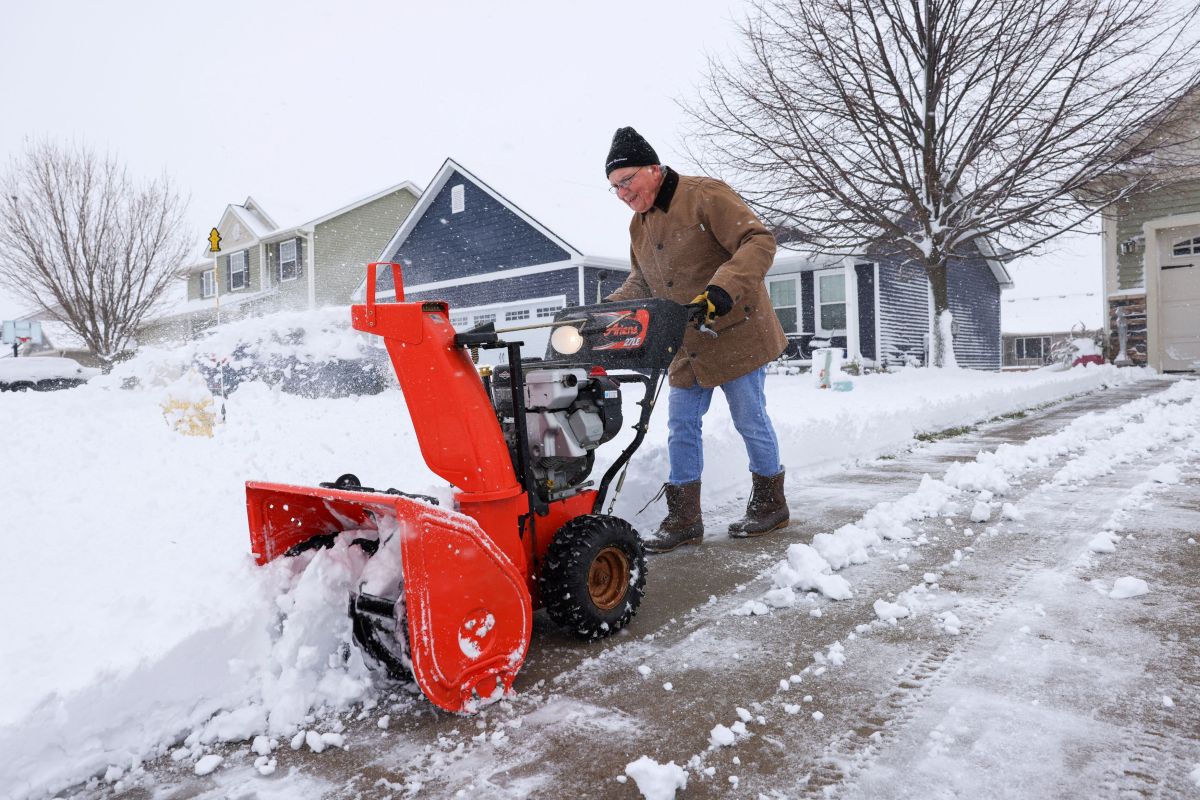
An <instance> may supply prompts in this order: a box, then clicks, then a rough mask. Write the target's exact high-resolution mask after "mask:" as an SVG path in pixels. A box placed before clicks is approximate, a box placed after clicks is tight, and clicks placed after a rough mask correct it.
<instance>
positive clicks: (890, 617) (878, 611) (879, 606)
mask: <svg viewBox="0 0 1200 800" xmlns="http://www.w3.org/2000/svg"><path fill="white" fill-rule="evenodd" d="M910 613H912V612H910V611H909V610H908V608H906V607H905V606H902V605H900V604H899V603H889V602H888V601H887V600H884V599H882V598H880V599H879V600H876V601H875V616H877V617H879V618H880V619H881V620H883V621H884V622H895V621H896V620H898V619H903V618H904V617H907V616H908V615H909V614H910Z"/></svg>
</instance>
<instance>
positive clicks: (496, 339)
mask: <svg viewBox="0 0 1200 800" xmlns="http://www.w3.org/2000/svg"><path fill="white" fill-rule="evenodd" d="M380 266H384V267H390V269H391V272H392V279H393V285H394V286H395V290H396V301H395V302H388V303H376V302H375V290H376V273H377V268H378V267H380ZM694 316H695V314H694V309H692V308H691V307H690V306H682V305H679V304H677V303H674V302H671V301H669V300H639V301H634V302H629V303H604V304H599V305H594V306H584V307H568V308H566V309H563V310H561V311H559V312H558V313H557V314H556V316H555V318H554V320H553V321H552V322H551V323H549V325H550V326H552V334H551V337H550V345H549V347H548V349H547V353H546V358H544V359H527V360H524V361H522V359H521V342H519V341H506V340H504V339H502V338H501V334H506V333H509V332H511V331H497V330H496V329H495V326H494V325H493V324H491V323H487V324H485V325H483V326H477V327H476V328H474V329H473V330H471V331H469V332H464V333H456V332H455V330H454V328H453V327H452V326H451V324H450V314H449V306H448V305H447V304H446V303H444V302H440V301H438V302H429V301H424V302H405V301H404V288H403V284H402V275H401V270H400V267H399V265H396V264H371V265H369V266H368V269H367V293H366V302H365V303H364V304H362V305H356V306H353V308H352V309H351V319H352V323H353V326H354V328H355V329H356V330H359V331H363V332H365V333H372V334H375V335H377V336H382V337H383V339H384V343H385V345H386V347H387V351H388V354H389V356H390V357H391V361H392V366H393V367H394V369H395V370H396V375H397V376H398V378H399V381H400V388H401V390H402V391H403V393H404V398H405V401H406V403H407V406H408V410H409V413H410V414H411V415H412V422H413V427H414V429H415V431H416V435H417V441H418V443H419V444H420V447H421V454H422V456H423V457H424V458H425V462H426V463H427V464H428V465H429V467H430V469H431V470H433V471H434V472H435V473H437V474H438V475H439V476H441V477H442V478H444V479H446V480H447V481H449V482H450V483H451V484H452V485H453V486H454V487H455V489H456V490H457V491H456V492H455V495H454V500H455V504H456V506H457V509H456V510H449V509H446V508H442V507H439V506H438V505H437V504H436V503H437V501H436V500H434V499H433V498H429V497H422V496H419V495H410V494H405V493H403V492H400V491H398V490H396V489H387V490H378V489H371V488H368V487H365V486H362V485H361V484H360V482H359V480H358V478H356V477H355V476H354V475H349V474H347V475H343V476H341V477H340V478H338V479H337V480H336V481H334V482H331V483H323V484H321V485H320V487H319V488H310V487H301V486H288V485H283V484H273V483H261V482H255V481H250V482H247V484H246V506H247V513H248V515H249V521H250V538H251V543H252V547H253V551H254V554H255V557H256V559H257V561H258V563H259V564H265V563H267V562H268V561H271V560H272V559H275V558H278V557H280V556H288V555H296V554H298V553H300V552H303V551H304V550H307V549H311V548H314V547H322V546H331V545H332V544H334V542H335V541H336V540H337V539H338V537H339V536H342V537H348V538H350V539H351V540H352V544H353V545H357V546H359V547H362V548H363V550H364V551H365V552H367V553H368V554H369V555H370V556H371V558H370V559H369V560H368V561H367V566H366V568H365V569H364V571H363V575H364V578H363V580H362V581H361V582H360V584H359V587H358V589H357V591H354V592H352V594H351V597H350V603H349V608H350V615H351V618H352V620H353V630H354V637H355V640H356V641H357V642H358V643H359V645H360V646H361V647H362V648H363V650H364V651H365V652H366V653H367V654H368V656H370V658H371V659H373V660H374V661H375V662H377V665H378V666H382V667H383V668H385V669H387V671H388V672H389V673H391V674H392V676H393V677H396V678H398V679H408V678H409V677H410V676H411V678H413V679H415V680H416V682H417V684H418V685H419V686H420V688H421V690H422V691H423V692H424V693H425V695H426V696H427V697H428V698H429V699H430V700H431V701H432V702H433V703H435V704H436V705H438V706H440V707H442V708H445V709H447V710H450V711H470V710H472V709H474V708H475V707H476V704H477V703H478V702H479V700H481V699H482V700H485V701H486V700H489V699H492V698H494V697H497V696H499V695H500V694H501V693H502V692H503V691H505V690H508V689H510V688H511V687H512V683H513V680H514V678H515V677H516V674H517V671H518V670H519V669H520V667H521V663H522V662H523V660H524V658H525V653H526V650H527V649H528V646H529V637H530V630H531V622H532V616H533V612H534V609H535V608H537V607H545V608H546V610H547V612H548V613H549V615H550V617H551V618H552V619H553V620H555V621H556V622H557V623H559V624H560V625H563V626H564V627H566V628H567V629H568V630H569V631H570V632H571V633H573V634H575V635H576V636H579V637H581V638H583V639H597V638H600V637H603V636H607V635H609V634H611V633H614V632H615V631H617V630H619V629H620V628H622V627H623V626H624V625H625V624H626V623H628V622H629V620H630V619H631V618H632V616H633V614H634V613H635V612H636V611H637V608H638V604H639V603H640V601H641V597H642V592H643V588H644V585H645V579H646V565H645V555H644V552H643V550H642V545H641V540H640V538H639V537H638V534H637V532H636V531H635V530H634V529H633V527H632V526H631V525H630V524H629V523H628V522H626V521H625V520H623V519H620V518H618V517H614V516H611V515H610V514H605V513H603V512H602V509H601V505H602V503H603V502H604V500H605V498H606V496H608V494H609V489H610V487H611V485H612V483H613V480H614V479H615V478H617V476H618V474H621V477H622V478H623V477H624V473H623V472H622V470H623V468H624V467H625V465H626V464H627V463H628V461H629V459H630V457H631V456H632V455H633V453H634V451H635V450H636V449H637V448H638V446H639V445H640V444H641V442H642V439H643V437H644V436H645V433H646V429H647V426H648V423H649V420H650V414H651V412H652V411H653V408H654V401H655V398H656V395H657V392H658V388H659V387H660V386H661V383H662V378H663V376H664V375H665V372H666V369H667V366H668V365H669V364H670V362H671V359H672V358H673V357H674V355H675V353H676V352H677V350H678V348H679V346H680V342H681V341H682V338H683V333H684V328H685V326H686V325H687V323H688V320H689V318H694ZM517 330H520V329H517ZM475 348H484V349H497V348H502V349H505V350H506V353H507V363H505V364H502V365H501V366H499V367H496V368H494V369H493V370H489V369H488V368H477V367H476V365H475V364H474V363H473V360H472V357H471V355H470V352H469V351H471V350H474V349H475ZM610 370H611V371H612V372H610ZM630 383H637V384H641V385H642V386H643V388H644V391H645V393H644V396H643V398H642V399H641V400H640V401H639V404H640V406H641V413H640V415H639V419H638V421H637V424H636V425H634V430H635V435H634V436H633V439H632V441H631V442H630V443H629V444H628V445H627V446H626V447H625V449H624V450H623V451H622V452H621V454H620V455H619V456H618V457H617V459H616V460H615V461H614V462H613V464H612V466H611V467H609V469H608V470H607V471H606V472H605V473H604V475H603V477H602V478H601V479H600V482H599V484H598V485H595V483H594V481H591V480H589V479H588V478H589V475H590V473H591V471H592V467H593V462H594V455H595V454H594V451H595V449H596V448H597V447H598V446H599V445H601V444H603V443H605V442H607V441H609V440H611V439H612V438H613V437H614V436H616V435H617V433H618V432H619V431H620V429H621V426H622V424H623V421H622V413H621V388H622V386H623V385H625V384H630ZM619 489H620V480H618V481H617V486H616V490H617V491H619ZM611 508H612V505H611V503H610V504H609V510H610V511H611ZM393 534H394V535H393ZM376 563H378V564H381V565H382V566H381V567H380V568H379V569H375V570H374V571H373V576H372V577H371V578H370V579H368V577H367V576H368V573H369V572H372V566H373V565H375V564H376ZM389 570H390V572H389Z"/></svg>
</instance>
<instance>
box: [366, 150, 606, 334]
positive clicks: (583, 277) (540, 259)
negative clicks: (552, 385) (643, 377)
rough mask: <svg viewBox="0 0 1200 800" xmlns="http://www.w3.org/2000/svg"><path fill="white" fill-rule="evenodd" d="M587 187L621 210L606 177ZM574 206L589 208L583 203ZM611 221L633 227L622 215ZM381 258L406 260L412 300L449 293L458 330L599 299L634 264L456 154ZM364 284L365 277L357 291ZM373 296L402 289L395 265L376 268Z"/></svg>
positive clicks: (593, 197) (527, 320)
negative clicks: (512, 194)
mask: <svg viewBox="0 0 1200 800" xmlns="http://www.w3.org/2000/svg"><path fill="white" fill-rule="evenodd" d="M587 191H588V195H587V196H586V197H585V199H586V200H587V201H588V202H603V203H604V204H605V208H608V207H610V206H611V207H613V210H614V211H616V212H618V213H619V215H620V216H623V215H624V214H623V212H621V211H620V209H619V207H618V206H619V204H617V203H615V202H614V201H613V200H612V198H611V197H609V196H608V195H607V193H606V192H605V185H604V183H603V182H602V181H597V182H596V186H595V187H590V189H588V190H587ZM556 202H559V203H571V200H570V198H556ZM550 205H552V204H551V203H547V206H548V207H549V206H550ZM574 216H576V217H579V218H586V212H582V213H576V214H575V215H574ZM606 227H610V228H613V234H615V236H620V237H626V236H627V234H625V230H626V227H625V226H623V225H618V226H616V227H614V226H612V225H607V226H606ZM573 233H582V231H575V232H573ZM565 235H568V236H569V235H572V234H571V233H568V234H565ZM625 241H626V242H627V239H625ZM625 246H626V248H627V247H628V245H627V244H626V245H625ZM380 260H381V261H390V262H394V263H399V264H401V265H403V273H404V295H405V299H406V300H409V301H413V300H444V301H446V302H448V303H449V304H450V313H451V321H452V323H453V324H454V326H455V327H456V328H457V329H459V330H465V329H468V328H471V327H473V326H475V325H478V324H480V323H482V322H494V323H495V324H496V327H497V328H506V327H518V326H524V325H530V324H532V323H536V322H539V321H548V320H549V319H551V318H553V316H554V314H555V312H556V311H558V310H559V309H561V308H563V307H566V306H574V305H587V304H589V303H595V302H598V300H599V299H601V298H603V296H604V295H606V294H608V293H609V292H611V291H613V290H614V289H616V288H617V287H618V286H620V285H621V283H622V282H624V280H625V278H626V277H627V276H628V274H629V261H628V258H625V259H619V258H610V257H603V256H598V255H594V254H592V253H587V252H585V251H584V250H583V249H582V248H581V247H577V246H575V245H574V244H572V242H571V241H569V240H568V239H566V238H563V235H560V232H559V231H554V230H551V229H550V228H549V227H547V226H546V225H544V224H543V223H542V222H540V221H539V220H538V219H535V218H534V217H533V216H531V215H530V214H529V213H526V212H525V211H524V210H523V209H522V208H520V207H518V206H517V205H516V204H515V203H513V202H512V201H510V200H509V199H507V198H506V197H504V196H503V195H501V194H500V193H499V192H497V191H496V190H495V189H493V188H492V187H490V186H488V185H487V184H486V183H484V182H483V181H481V180H480V179H479V178H477V177H476V176H475V175H473V174H471V173H470V172H469V171H467V170H466V169H465V168H463V167H462V165H460V164H458V163H457V162H455V161H454V160H453V159H447V160H446V162H445V163H444V164H442V166H441V168H440V169H439V170H438V173H437V175H436V176H435V177H434V178H433V180H432V181H431V182H430V184H429V186H428V187H427V188H426V189H425V191H424V192H423V193H422V195H421V198H420V200H418V201H417V204H416V205H415V206H414V207H413V209H412V211H411V212H410V213H409V215H408V216H407V217H406V218H405V220H404V223H403V224H402V225H401V226H400V229H399V230H398V231H397V232H396V235H395V236H394V237H392V240H391V241H390V242H389V243H388V245H387V246H386V247H385V248H384V250H383V252H382V254H381V256H380ZM364 291H365V288H364V287H360V288H359V290H358V292H357V294H356V298H357V299H361V298H362V296H363V293H364ZM376 296H377V297H379V298H380V299H388V298H390V297H394V296H395V290H394V287H393V286H392V280H391V275H390V274H387V275H383V274H381V275H380V276H379V281H378V283H377V286H376ZM522 338H524V339H525V341H526V344H527V347H526V352H527V353H528V354H531V355H532V354H540V353H539V352H538V351H539V349H544V347H545V335H544V332H542V333H538V332H527V333H523V334H522Z"/></svg>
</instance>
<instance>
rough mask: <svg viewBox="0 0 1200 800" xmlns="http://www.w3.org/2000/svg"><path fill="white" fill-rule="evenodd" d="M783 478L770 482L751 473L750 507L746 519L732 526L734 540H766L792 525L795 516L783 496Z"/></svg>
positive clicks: (731, 532)
mask: <svg viewBox="0 0 1200 800" xmlns="http://www.w3.org/2000/svg"><path fill="white" fill-rule="evenodd" d="M783 476H784V473H783V472H782V471H781V472H780V473H779V474H778V475H775V476H773V477H770V478H766V477H763V476H762V475H759V474H757V473H754V472H751V473H750V478H751V482H752V484H753V486H752V489H751V492H750V501H749V502H747V503H746V516H744V517H742V518H741V519H740V520H738V521H737V522H734V523H731V524H730V526H729V535H730V536H732V537H733V538H735V539H747V538H749V537H752V536H762V535H763V534H765V533H770V532H771V531H774V530H778V529H780V528H782V527H784V526H785V525H787V524H788V520H790V519H791V514H790V513H789V512H788V504H787V497H786V496H784V493H783Z"/></svg>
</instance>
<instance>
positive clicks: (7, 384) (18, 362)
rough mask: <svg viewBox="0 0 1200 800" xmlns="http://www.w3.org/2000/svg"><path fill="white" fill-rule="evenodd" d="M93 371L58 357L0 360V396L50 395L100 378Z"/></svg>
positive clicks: (96, 371) (70, 360)
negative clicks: (31, 392)
mask: <svg viewBox="0 0 1200 800" xmlns="http://www.w3.org/2000/svg"><path fill="white" fill-rule="evenodd" d="M100 372H101V371H100V370H98V369H95V368H94V367H85V366H82V365H81V364H80V363H79V362H78V361H74V360H72V359H69V358H60V357H58V356H26V357H24V358H3V359H0V392H24V391H28V390H29V389H33V390H35V391H38V392H50V391H53V390H55V389H70V388H72V387H74V386H79V385H81V384H84V383H87V382H88V380H90V379H91V378H94V377H96V376H97V375H99V374H100Z"/></svg>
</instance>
